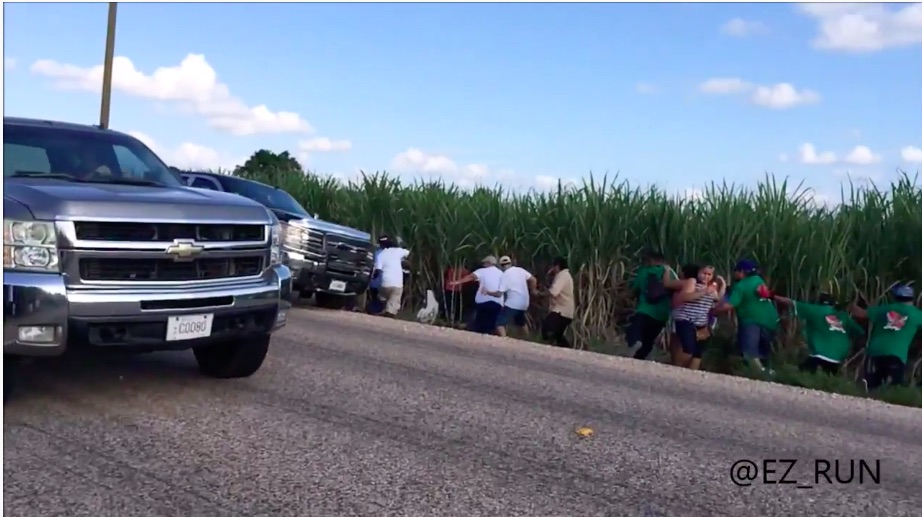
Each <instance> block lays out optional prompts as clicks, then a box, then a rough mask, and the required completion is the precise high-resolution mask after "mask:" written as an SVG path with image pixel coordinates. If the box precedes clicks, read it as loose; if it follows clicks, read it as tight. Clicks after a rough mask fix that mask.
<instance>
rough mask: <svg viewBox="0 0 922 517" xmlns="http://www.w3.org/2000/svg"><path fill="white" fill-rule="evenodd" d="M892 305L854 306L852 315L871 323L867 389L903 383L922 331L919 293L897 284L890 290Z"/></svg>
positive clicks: (867, 350)
mask: <svg viewBox="0 0 922 517" xmlns="http://www.w3.org/2000/svg"><path fill="white" fill-rule="evenodd" d="M890 295H891V296H892V298H893V301H892V302H891V303H885V304H883V305H876V306H874V307H868V308H867V309H862V308H861V307H858V306H857V305H854V304H853V305H852V306H851V308H850V311H849V312H851V314H852V316H854V317H855V318H858V319H863V320H867V321H868V322H869V323H870V324H871V327H870V336H869V337H868V346H867V348H866V349H865V355H866V356H867V359H866V362H865V371H864V383H865V386H866V387H867V389H869V390H873V389H877V388H879V387H880V386H881V385H883V384H884V382H889V383H890V384H894V385H899V384H903V380H904V377H905V375H906V362H907V361H908V359H909V357H908V356H909V348H910V347H911V346H912V341H913V339H914V338H915V337H916V332H917V331H918V330H919V328H922V310H920V309H919V308H918V307H916V306H915V305H914V303H915V298H916V296H915V291H913V289H912V287H911V286H909V285H906V284H898V285H895V286H894V287H893V288H892V289H891V290H890Z"/></svg>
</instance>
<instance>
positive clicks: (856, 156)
mask: <svg viewBox="0 0 922 517" xmlns="http://www.w3.org/2000/svg"><path fill="white" fill-rule="evenodd" d="M845 161H846V162H848V163H853V164H855V165H870V164H872V163H877V162H879V161H880V156H879V155H877V154H874V152H872V151H871V149H869V148H868V147H867V146H864V145H858V146H855V148H854V149H852V150H851V151H849V153H848V154H847V155H845Z"/></svg>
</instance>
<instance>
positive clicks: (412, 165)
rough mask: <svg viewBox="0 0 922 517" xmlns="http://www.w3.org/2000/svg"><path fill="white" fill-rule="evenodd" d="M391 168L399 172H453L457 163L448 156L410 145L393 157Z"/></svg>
mask: <svg viewBox="0 0 922 517" xmlns="http://www.w3.org/2000/svg"><path fill="white" fill-rule="evenodd" d="M391 168H392V169H394V170H396V171H399V172H422V173H427V174H454V173H455V172H457V171H458V164H457V163H455V162H454V160H452V159H451V158H449V157H448V156H445V155H442V154H427V153H424V152H423V151H422V150H420V149H417V148H415V147H410V148H409V149H407V150H406V151H404V152H402V153H398V154H397V156H395V157H394V160H393V161H392V162H391Z"/></svg>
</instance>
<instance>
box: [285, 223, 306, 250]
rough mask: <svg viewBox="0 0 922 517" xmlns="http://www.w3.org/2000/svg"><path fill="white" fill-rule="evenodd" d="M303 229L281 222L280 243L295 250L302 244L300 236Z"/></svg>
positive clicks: (302, 233)
mask: <svg viewBox="0 0 922 517" xmlns="http://www.w3.org/2000/svg"><path fill="white" fill-rule="evenodd" d="M303 235H304V230H303V229H301V228H299V227H297V226H294V225H291V224H287V223H282V245H283V246H286V247H288V248H292V249H295V250H300V249H301V247H302V246H303V244H302V237H303Z"/></svg>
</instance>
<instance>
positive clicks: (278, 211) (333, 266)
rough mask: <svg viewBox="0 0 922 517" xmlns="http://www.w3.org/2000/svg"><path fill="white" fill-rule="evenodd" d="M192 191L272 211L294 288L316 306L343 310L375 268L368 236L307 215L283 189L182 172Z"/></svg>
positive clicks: (208, 173) (226, 176)
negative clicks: (219, 194) (248, 202)
mask: <svg viewBox="0 0 922 517" xmlns="http://www.w3.org/2000/svg"><path fill="white" fill-rule="evenodd" d="M182 177H183V180H184V181H185V182H186V185H188V186H190V187H193V188H201V189H209V190H218V191H221V192H231V193H234V194H238V195H240V196H243V197H246V198H249V199H251V200H253V201H256V202H258V203H261V204H262V205H264V206H265V207H266V208H268V209H270V210H272V211H273V212H274V213H275V215H276V217H278V219H279V221H280V222H281V226H282V253H283V258H284V262H285V264H286V265H288V267H289V268H291V273H292V277H293V282H294V290H296V291H298V292H300V294H301V297H302V298H308V297H310V296H312V295H315V296H316V298H317V304H318V305H319V306H321V307H326V308H335V309H338V308H342V307H343V306H345V305H346V304H347V302H348V301H349V299H350V298H352V297H354V296H356V295H359V294H362V293H364V292H365V291H366V290H367V289H368V284H369V282H370V280H371V273H372V269H373V267H374V246H373V244H372V240H371V235H370V234H368V233H366V232H363V231H361V230H356V229H354V228H350V227H348V226H343V225H340V224H334V223H331V222H329V221H323V220H320V219H318V218H317V217H314V216H312V215H311V214H310V213H309V212H308V211H307V210H306V209H305V208H304V207H303V206H301V204H300V203H298V201H297V200H296V199H295V198H293V197H292V196H291V195H290V194H288V193H287V192H285V191H284V190H282V189H279V188H276V187H273V186H271V185H266V184H265V183H260V182H258V181H253V180H248V179H243V178H238V177H236V176H231V175H227V174H216V173H211V172H182Z"/></svg>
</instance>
